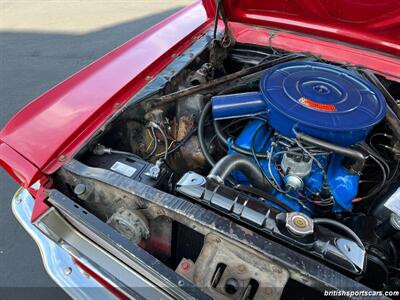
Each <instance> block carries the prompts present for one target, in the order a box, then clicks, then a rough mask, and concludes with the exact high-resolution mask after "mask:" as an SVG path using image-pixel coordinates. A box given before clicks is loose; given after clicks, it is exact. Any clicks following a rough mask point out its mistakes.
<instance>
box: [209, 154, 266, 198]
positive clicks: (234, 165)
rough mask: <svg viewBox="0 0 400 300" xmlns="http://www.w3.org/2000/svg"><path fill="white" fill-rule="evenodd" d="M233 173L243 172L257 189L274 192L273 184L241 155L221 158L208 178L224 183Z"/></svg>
mask: <svg viewBox="0 0 400 300" xmlns="http://www.w3.org/2000/svg"><path fill="white" fill-rule="evenodd" d="M233 171H240V172H242V173H243V174H244V175H245V176H246V178H247V179H248V180H249V182H250V183H251V184H252V185H253V186H254V187H255V188H258V189H261V190H263V191H272V186H271V184H270V183H269V182H268V181H267V180H266V179H265V177H264V175H263V174H262V172H261V170H260V169H259V168H258V167H257V166H256V165H255V163H254V162H253V161H252V160H251V159H250V158H248V157H246V156H243V155H240V154H230V155H227V156H225V157H223V158H221V159H220V160H219V161H218V162H217V163H216V164H215V166H214V167H213V168H212V170H211V171H210V173H209V174H208V178H210V179H214V180H217V181H218V182H220V183H223V182H224V181H225V179H227V178H228V176H229V175H230V174H231V173H232V172H233Z"/></svg>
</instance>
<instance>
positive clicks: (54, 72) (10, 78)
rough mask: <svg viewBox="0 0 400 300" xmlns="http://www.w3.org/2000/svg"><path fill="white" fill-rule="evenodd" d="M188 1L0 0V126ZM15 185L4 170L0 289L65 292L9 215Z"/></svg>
mask: <svg viewBox="0 0 400 300" xmlns="http://www.w3.org/2000/svg"><path fill="white" fill-rule="evenodd" d="M191 2H192V1H189V0H179V1H167V0H165V1H161V0H150V1H135V0H125V1H118V0H115V1H105V0H103V1H99V0H91V1H90V0H87V1H81V0H64V1H61V0H53V1H45V0H40V1H38V0H30V1H24V0H18V1H15V0H14V1H8V0H0V128H2V127H3V126H4V125H5V124H6V123H7V121H8V120H9V119H10V118H12V116H13V115H14V114H15V113H16V112H18V111H19V110H20V109H21V108H22V107H24V106H25V105H26V104H28V103H29V102H30V101H31V100H33V99H34V98H36V97H37V96H39V95H40V94H42V93H44V92H45V91H46V90H48V89H50V88H51V87H53V86H54V85H56V84H57V83H59V82H61V81H62V80H64V79H65V78H67V77H68V76H70V75H72V74H73V73H75V72H77V71H78V70H80V69H81V68H83V67H84V66H86V65H88V64H89V63H91V62H92V61H94V60H96V59H97V58H99V57H101V56H103V55H104V54H106V53H107V52H109V51H110V50H112V49H114V48H115V47H117V46H119V45H120V44H122V43H124V42H125V41H127V40H129V39H131V38H132V37H134V36H135V35H137V34H139V33H141V32H142V31H144V30H145V29H147V28H149V27H151V26H152V25H154V24H156V23H158V22H159V21H161V20H163V19H165V18H166V17H167V16H169V15H171V14H172V13H174V12H176V11H178V10H179V9H181V8H182V7H184V6H186V5H187V4H189V3H191ZM17 188H18V185H17V184H16V183H15V182H14V181H12V180H11V179H10V178H9V176H8V175H7V174H6V172H5V171H4V170H2V169H0V230H1V233H0V293H1V294H2V295H3V296H2V297H4V295H7V294H8V295H9V296H7V297H6V298H9V299H15V297H16V296H15V293H13V292H14V291H16V290H18V289H19V293H18V295H21V293H20V291H21V290H25V291H26V293H24V294H25V295H27V299H31V298H37V299H45V298H48V299H54V298H55V297H57V299H58V300H60V299H64V298H67V296H66V294H64V293H63V292H62V291H61V290H60V289H58V288H57V287H56V286H55V284H54V283H53V282H52V280H51V279H50V277H49V276H48V275H47V273H46V272H45V270H44V268H43V265H42V262H41V259H40V255H39V251H38V249H37V247H36V244H35V243H34V242H33V240H32V239H31V238H30V236H29V235H28V234H27V233H26V232H25V231H24V230H23V228H22V227H21V226H20V225H19V223H18V222H17V221H16V220H15V218H14V216H13V214H12V211H11V205H10V203H11V198H12V196H13V194H14V193H15V191H16V190H17ZM43 287H44V288H46V289H42V292H39V291H40V288H43ZM2 289H3V291H1V290H2ZM45 290H46V292H45V294H43V291H45ZM47 290H52V293H47ZM7 291H9V293H7ZM46 294H47V296H46Z"/></svg>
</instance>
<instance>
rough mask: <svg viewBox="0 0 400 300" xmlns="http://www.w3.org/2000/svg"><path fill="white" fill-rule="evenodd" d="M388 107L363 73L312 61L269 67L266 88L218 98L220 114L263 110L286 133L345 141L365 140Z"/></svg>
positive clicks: (264, 80) (217, 114)
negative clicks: (361, 74) (362, 75)
mask: <svg viewBox="0 0 400 300" xmlns="http://www.w3.org/2000/svg"><path fill="white" fill-rule="evenodd" d="M386 110H387V108H386V101H385V98H384V96H383V95H382V94H381V92H380V91H379V90H378V89H377V88H376V87H375V86H374V85H373V84H372V83H370V82H368V81H367V80H365V79H364V78H363V77H361V76H360V75H358V74H357V73H355V72H353V71H349V70H347V69H343V68H340V67H336V66H332V65H329V64H324V63H319V62H310V61H301V62H288V63H283V64H280V65H277V66H275V67H273V68H271V69H269V70H267V71H266V72H265V73H264V75H263V76H262V78H261V80H260V92H252V93H242V94H233V95H224V96H215V97H213V98H212V111H213V117H214V119H216V120H220V119H228V118H237V117H242V116H250V115H260V114H261V115H265V116H266V117H267V118H268V120H269V122H270V125H271V126H272V127H273V128H274V129H275V130H277V131H278V132H280V133H281V134H283V135H285V136H288V137H295V136H294V129H295V130H296V131H299V132H304V133H307V134H309V135H312V136H314V137H318V138H321V139H323V140H326V141H330V142H333V143H335V144H337V145H342V146H350V145H353V144H355V143H357V142H359V141H361V140H364V139H365V138H366V136H367V135H368V133H369V131H370V130H371V129H372V128H373V127H374V125H376V124H377V123H379V122H380V121H381V120H382V119H383V117H384V116H385V114H386Z"/></svg>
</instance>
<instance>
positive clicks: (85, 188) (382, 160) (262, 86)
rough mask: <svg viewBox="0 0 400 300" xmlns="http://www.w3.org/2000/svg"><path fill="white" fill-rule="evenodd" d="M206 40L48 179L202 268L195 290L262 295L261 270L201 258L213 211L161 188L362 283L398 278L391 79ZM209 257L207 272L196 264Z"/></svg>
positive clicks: (163, 252)
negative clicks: (241, 271) (171, 202)
mask: <svg viewBox="0 0 400 300" xmlns="http://www.w3.org/2000/svg"><path fill="white" fill-rule="evenodd" d="M213 51H215V52H213V53H210V52H209V49H208V48H206V49H202V51H199V53H198V55H197V56H193V55H191V56H190V60H189V59H188V57H186V56H185V55H182V57H181V60H185V59H186V61H185V63H182V62H181V63H177V64H175V65H174V66H171V67H170V68H173V71H174V72H171V70H170V69H168V68H167V69H166V70H165V71H163V73H161V74H160V75H159V76H158V77H157V78H154V79H153V80H152V81H150V82H149V84H148V86H146V87H145V88H144V89H143V90H142V91H141V92H139V95H138V96H136V97H135V98H134V99H132V101H131V102H130V103H129V105H128V106H126V107H124V109H123V110H121V112H120V113H119V114H117V115H116V116H115V117H114V118H113V119H112V120H110V122H109V123H108V124H107V126H105V127H104V128H103V130H102V132H101V133H99V134H98V135H97V136H96V137H95V138H93V140H92V141H91V142H90V143H88V144H87V145H86V147H85V148H84V149H82V151H81V152H80V153H79V155H78V156H77V157H76V161H75V162H74V163H73V164H70V167H69V169H68V168H64V170H62V171H60V172H58V174H57V176H56V177H55V182H56V183H57V184H58V185H59V186H60V189H61V190H63V191H65V193H69V194H72V195H73V197H74V199H75V201H76V203H78V204H80V205H82V206H83V207H85V209H87V210H88V211H90V212H91V213H93V214H94V215H95V216H97V217H98V218H100V219H101V220H103V221H104V222H105V223H107V224H108V225H110V226H111V227H112V228H114V229H115V230H116V231H117V232H119V233H120V234H122V235H123V236H124V237H125V238H127V239H128V240H130V241H131V242H132V243H134V244H136V245H139V246H140V247H142V248H143V249H145V250H146V251H148V252H149V253H151V254H152V255H154V256H155V257H157V258H158V259H160V260H161V261H162V262H164V263H165V264H167V265H168V266H170V268H172V269H173V270H175V271H176V272H177V273H178V274H180V275H182V276H184V277H185V278H187V279H188V280H189V281H191V282H193V283H196V284H197V285H199V284H206V283H204V282H206V281H207V280H211V282H212V284H211V287H208V288H206V289H205V290H206V293H208V294H210V295H213V296H214V297H216V298H218V297H217V296H218V295H219V296H221V295H224V297H228V296H232V295H238V294H239V293H242V292H243V293H244V294H245V293H247V294H245V295H247V296H248V297H247V298H237V299H263V298H264V299H265V297H267V296H266V295H265V294H263V292H262V291H261V290H257V287H258V286H261V285H262V279H255V277H254V276H255V275H252V276H253V277H251V278H250V277H249V278H248V279H246V280H244V279H243V280H242V281H240V282H242V283H243V284H242V285H241V284H239V281H235V280H236V279H235V280H233V279H232V278H233V277H234V276H233V275H232V274H234V272H233V271H232V270H233V269H232V266H231V265H230V264H229V262H227V261H225V262H224V261H223V260H221V261H218V262H216V261H213V262H211V261H210V258H209V257H208V258H207V259H209V260H207V259H205V256H204V255H205V254H204V253H205V251H206V250H205V247H206V246H205V245H207V243H208V242H210V241H209V240H208V238H207V236H208V235H207V232H208V231H207V230H209V229H207V230H206V229H204V228H205V227H204V228H203V226H206V227H207V226H208V227H207V228H209V227H210V226H214V227H213V228H214V229H213V230H215V231H218V230H221V229H220V228H221V226H222V225H221V224H222V223H223V222H222V221H221V222H222V223H221V222H219V223H218V222H217V223H213V222H211V221H209V220H211V219H212V218H211V217H209V219H208V221H207V220H206V219H205V220H198V219H197V218H198V217H199V218H200V216H197V215H196V213H195V212H194V211H190V212H187V214H184V213H183V212H182V211H181V210H180V209H181V208H182V206H181V205H177V204H176V206H174V208H173V209H171V208H170V207H169V208H167V207H166V206H165V207H162V206H160V205H161V204H160V202H157V201H158V200H159V199H161V200H162V199H163V197H164V196H162V195H164V194H162V193H166V195H171V196H173V197H175V198H174V199H181V200H182V199H183V201H185V203H191V204H194V205H198V207H201V208H205V209H206V210H207V211H209V212H212V213H213V214H216V215H218V216H222V217H224V218H225V219H224V220H229V222H233V223H237V224H240V226H243V227H244V228H246V230H249V232H252V233H254V234H257V235H260V236H263V237H265V238H267V239H271V240H272V241H275V242H277V243H280V244H282V245H285V247H288V248H290V249H292V250H294V251H296V253H301V255H305V256H308V257H311V258H312V259H314V260H317V261H319V262H321V263H322V264H324V265H327V266H329V267H330V268H333V269H334V270H336V271H337V272H339V273H341V274H346V276H350V277H351V278H352V279H354V280H356V281H359V282H361V283H362V284H365V285H366V286H368V287H370V288H373V289H385V288H386V289H393V288H398V286H399V284H400V277H399V272H398V271H399V257H398V250H397V249H399V247H400V235H399V231H400V215H399V214H400V209H399V205H398V203H399V201H400V199H399V193H400V192H399V191H400V189H399V181H398V180H399V175H400V170H399V166H400V140H399V138H400V131H399V128H400V125H399V124H400V122H399V119H398V117H397V114H398V112H399V111H400V108H399V102H398V101H396V100H395V97H399V96H400V85H399V83H396V82H394V81H393V82H392V81H390V80H387V79H385V78H383V77H381V76H377V75H375V74H373V73H371V72H370V71H366V70H364V69H362V68H357V67H354V66H351V67H349V66H346V65H340V64H337V63H333V62H328V61H323V60H321V59H320V58H318V57H315V56H312V55H309V54H304V53H284V52H278V51H276V50H274V49H272V50H271V49H269V48H268V47H265V48H264V47H259V46H257V47H256V46H251V45H240V44H236V45H234V46H231V47H225V48H224V47H223V48H221V49H219V50H218V51H219V52H218V51H216V50H215V49H214V50H213ZM191 53H193V50H192V52H191ZM179 67H180V71H177V69H179ZM171 74H172V75H171ZM166 78H167V79H166ZM83 169H84V170H87V171H85V172H83V173H79V171H78V170H83ZM96 172H98V173H96ZM102 172H103V173H102ZM104 172H106V173H104ZM85 174H86V175H85ZM93 174H98V175H96V176H97V177H93V178H91V177H90V176H94V175H93ZM115 174H117V175H115ZM85 176H86V177H85ZM102 176H103V177H102ZM113 176H120V177H121V176H122V177H121V178H122V179H118V180H119V181H116V182H115V184H117V182H122V180H123V178H125V179H127V178H128V179H129V180H131V182H132V184H131V186H134V184H133V182H135V184H136V183H140V184H142V185H140V186H139V187H140V188H138V189H139V190H138V192H137V193H136V194H135V196H134V197H130V196H129V197H128V196H126V195H125V194H123V193H122V192H120V191H119V190H118V189H115V190H112V189H111V190H110V185H111V186H112V184H111V183H110V181H109V180H111V179H112V178H114V177H113ZM83 178H86V179H83ZM102 178H103V179H104V182H108V183H107V185H104V184H101V183H100V182H101V181H102V180H103V179H102ZM118 178H119V177H118ZM107 180H108V181H107ZM107 186H108V187H107ZM128 187H129V184H128V183H127V184H126V189H125V192H124V193H126V191H127V190H128ZM150 188H151V189H153V188H154V189H155V190H154V191H158V192H154V194H151V192H150V190H149V189H150ZM151 191H153V190H151ZM152 193H153V192H152ZM160 193H161V194H160ZM165 197H166V196H165ZM161 200H160V201H161ZM176 201H178V200H176ZM155 202H157V203H155ZM155 204H157V205H156V206H157V208H158V209H159V208H160V207H161V210H156V211H157V214H156V213H155V212H150V211H151V208H152V207H153V206H154V205H155ZM187 205H189V204H187ZM167 211H170V212H169V213H167ZM193 222H195V223H193ZM196 222H198V223H196ZM193 224H197V225H193ZM199 224H200V225H199ZM201 228H203V229H201ZM188 239H189V240H191V244H190V245H189V244H187V240H188ZM229 242H230V241H229V239H228V241H227V243H229ZM160 243H161V244H163V245H164V246H163V247H161V246H160ZM210 243H211V242H210ZM154 245H158V246H154ZM226 247H228V246H226ZM226 247H225V248H226ZM228 248H229V247H228ZM208 251H211V250H208ZM246 251H247V250H246ZM246 251H244V252H243V253H245V252H246ZM207 253H208V252H207ZM243 255H244V254H243ZM299 255H300V254H299ZM252 257H253V256H252ZM229 259H230V258H229ZM229 259H228V260H229ZM225 260H227V259H226V258H225ZM214 262H215V268H216V270H213V271H212V272H211V273H212V274H209V275H205V274H208V273H210V272H208V273H207V272H206V273H201V274H200V273H199V272H200V271H199V270H203V271H204V272H205V271H206V269H207V268H206V265H207V264H209V265H210V266H214ZM202 263H204V264H205V265H200V264H202ZM185 266H186V267H185ZM188 266H191V267H193V268H197V269H196V270H198V273H196V271H194V272H195V273H194V275H193V274H192V275H188V273H187V272H186V271H185V270H187V269H185V268H189V267H188ZM252 267H254V264H253V265H252ZM210 268H214V267H210ZM228 271H229V272H230V273H229V272H228ZM227 272H228V273H229V274H231V277H230V278H225V277H224V276H225V275H226V274H228V273H227ZM289 273H290V272H289ZM289 273H288V274H289ZM216 274H217V275H218V276H217V275H216ZM224 274H225V275H224ZM285 274H286V273H285ZM211 275H212V278H211V279H206V278H208V277H207V276H211ZM226 276H228V275H226ZM232 276H233V277H232ZM288 276H289V275H288ZM289 277H290V276H289ZM300 277H301V276H300ZM300 277H298V278H297V279H296V280H300V279H299V278H300ZM224 278H225V279H226V281H224V280H225V279H224ZM235 278H236V277H235ZM229 280H230V281H229ZM252 280H255V281H252ZM277 280H278V279H277ZM222 281H223V282H224V284H223V286H224V288H221V285H220V283H221V282H222ZM300 281H301V280H300ZM218 282H220V283H218ZM304 282H305V281H304ZM304 282H303V283H304ZM221 284H222V283H221ZM304 284H305V285H307V284H309V285H310V286H312V284H311V283H304ZM249 286H250V287H249ZM245 291H247V292H245ZM236 293H237V294H236ZM281 293H282V291H280V292H279V293H278V294H279V297H281V296H282V295H281ZM244 294H241V295H244ZM285 295H286V296H285ZM291 296H293V295H291ZM291 296H290V295H289V294H285V292H283V296H282V298H285V297H286V298H287V299H290V297H291ZM319 296H320V295H317V296H315V298H318V297H319ZM279 297H277V298H279ZM221 299H225V298H221Z"/></svg>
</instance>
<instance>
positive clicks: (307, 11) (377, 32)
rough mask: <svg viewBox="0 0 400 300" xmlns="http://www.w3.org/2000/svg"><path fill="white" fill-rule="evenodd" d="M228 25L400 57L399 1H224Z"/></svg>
mask: <svg viewBox="0 0 400 300" xmlns="http://www.w3.org/2000/svg"><path fill="white" fill-rule="evenodd" d="M222 3H223V7H224V11H225V14H226V16H227V18H228V20H229V21H231V22H240V23H247V24H254V25H261V26H268V27H276V28H279V29H284V30H290V31H295V32H299V33H304V34H309V35H314V36H319V37H322V38H327V39H334V40H338V41H341V42H345V43H349V44H353V45H356V46H359V47H362V48H369V49H374V50H377V51H381V52H385V53H388V54H391V55H395V56H400V1H398V0H381V1H376V0H268V1H259V0H231V1H227V0H222Z"/></svg>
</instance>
